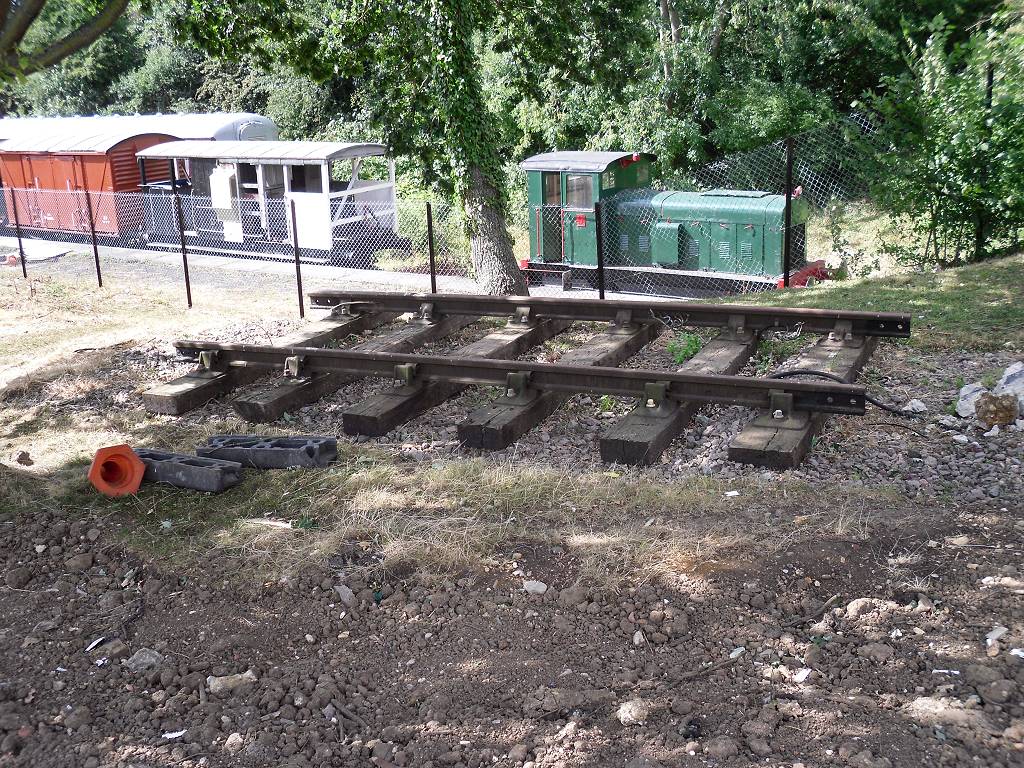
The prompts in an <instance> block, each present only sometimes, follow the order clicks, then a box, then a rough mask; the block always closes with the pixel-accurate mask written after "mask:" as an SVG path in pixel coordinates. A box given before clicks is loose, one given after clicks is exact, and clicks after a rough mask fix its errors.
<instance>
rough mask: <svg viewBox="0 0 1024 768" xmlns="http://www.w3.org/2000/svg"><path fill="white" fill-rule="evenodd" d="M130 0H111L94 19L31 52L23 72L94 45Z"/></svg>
mask: <svg viewBox="0 0 1024 768" xmlns="http://www.w3.org/2000/svg"><path fill="white" fill-rule="evenodd" d="M129 2H130V0H110V2H108V3H107V4H106V6H105V7H104V8H103V10H102V11H100V12H99V13H98V14H96V15H95V16H93V18H92V20H90V21H89V22H87V23H86V24H83V25H82V26H81V27H79V28H78V29H77V30H75V31H74V32H71V33H70V34H68V35H65V36H64V37H62V38H61V39H60V40H58V41H57V42H55V43H54V44H53V45H51V46H49V47H47V48H44V49H43V50H42V51H39V52H38V53H33V54H30V55H29V57H28V63H27V64H26V65H25V66H24V67H23V68H21V72H22V74H24V75H31V74H32V73H33V72H38V71H40V70H42V69H46V68H47V67H52V66H53V65H54V64H56V63H57V62H59V61H61V60H62V59H65V58H67V57H68V56H70V55H71V54H73V53H75V52H77V51H80V50H82V49H83V48H86V47H88V46H90V45H92V44H93V43H94V42H96V39H97V38H98V37H99V36H100V35H102V34H103V33H104V32H106V31H107V30H108V29H110V27H111V26H113V24H114V22H115V21H117V20H118V19H119V18H120V17H121V14H122V13H124V11H125V9H126V8H127V7H128V3H129Z"/></svg>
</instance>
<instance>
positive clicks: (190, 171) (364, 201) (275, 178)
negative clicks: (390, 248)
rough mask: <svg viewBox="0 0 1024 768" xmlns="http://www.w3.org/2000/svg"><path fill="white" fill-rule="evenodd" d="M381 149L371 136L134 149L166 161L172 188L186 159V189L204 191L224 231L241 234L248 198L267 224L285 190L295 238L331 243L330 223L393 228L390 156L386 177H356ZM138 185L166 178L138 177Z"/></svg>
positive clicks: (321, 245) (310, 244) (327, 246)
mask: <svg viewBox="0 0 1024 768" xmlns="http://www.w3.org/2000/svg"><path fill="white" fill-rule="evenodd" d="M386 153H387V147H385V146H384V145H383V144H378V143H370V142H356V143H349V142H335V141H171V142H165V143H163V144H158V145H156V146H152V147H148V148H147V149H143V150H140V151H139V152H138V154H137V157H138V159H139V161H140V164H141V162H142V161H144V160H161V159H162V160H167V161H168V162H169V163H171V164H172V182H171V184H172V187H171V188H172V189H173V188H175V186H174V185H176V184H177V177H178V176H179V173H180V171H179V169H180V168H181V167H184V168H185V169H186V170H185V173H186V174H187V176H188V183H189V190H190V191H191V192H192V194H198V195H209V196H210V199H211V206H212V208H213V210H214V211H216V213H217V218H218V219H219V220H220V221H221V222H222V224H223V226H224V235H225V239H234V240H236V241H238V242H240V241H241V238H242V237H243V230H244V227H243V226H242V224H241V222H240V217H241V215H242V214H240V213H238V212H239V211H242V210H243V209H246V208H252V205H249V204H255V205H256V207H257V208H258V211H259V216H260V219H261V222H262V227H263V229H264V230H265V231H267V232H269V231H271V230H272V229H273V228H274V227H273V218H274V214H273V211H274V210H275V209H276V208H277V206H275V204H274V201H275V200H280V199H282V198H283V199H284V200H286V201H289V202H288V204H289V205H291V203H294V206H295V223H296V229H297V231H298V243H299V246H300V247H302V248H316V249H321V250H331V249H332V248H333V246H334V241H335V230H336V229H337V228H339V227H343V226H344V225H346V224H354V223H359V222H363V221H366V220H367V219H372V220H373V222H375V223H376V224H378V225H383V226H386V227H388V228H389V229H391V230H392V231H397V200H396V196H395V163H394V160H392V159H390V158H387V160H386V162H387V173H388V175H387V179H384V180H377V179H363V178H360V169H361V167H362V164H363V161H364V160H365V159H367V158H372V157H384V156H385V155H386ZM182 161H184V163H183V164H182ZM342 164H345V165H344V167H343V166H342ZM143 186H145V187H148V188H151V189H154V188H161V187H166V186H167V185H165V184H159V185H147V184H146V182H145V180H143ZM239 201H242V203H247V204H246V205H242V204H240V203H239ZM278 205H279V204H278ZM288 228H289V229H291V224H290V222H289V225H288Z"/></svg>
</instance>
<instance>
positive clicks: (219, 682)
mask: <svg viewBox="0 0 1024 768" xmlns="http://www.w3.org/2000/svg"><path fill="white" fill-rule="evenodd" d="M256 680H257V678H256V673H255V672H253V671H252V670H251V669H250V670H248V671H246V672H242V673H241V674H238V675H222V676H221V677H214V676H213V675H210V676H209V677H207V678H206V687H207V688H208V689H209V691H210V693H212V694H213V695H214V696H224V695H227V694H230V693H232V692H233V691H235V690H236V689H238V688H241V687H242V686H243V685H247V684H249V683H255V682H256Z"/></svg>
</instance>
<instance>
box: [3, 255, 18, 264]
mask: <svg viewBox="0 0 1024 768" xmlns="http://www.w3.org/2000/svg"><path fill="white" fill-rule="evenodd" d="M18 261H19V258H18V254H16V253H8V254H7V259H6V260H5V261H4V264H6V265H7V266H8V267H16V266H17V265H18Z"/></svg>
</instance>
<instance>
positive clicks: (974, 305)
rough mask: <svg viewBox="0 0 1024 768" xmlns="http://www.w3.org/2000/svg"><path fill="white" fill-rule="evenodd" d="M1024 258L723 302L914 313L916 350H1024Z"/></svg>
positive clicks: (839, 283)
mask: <svg viewBox="0 0 1024 768" xmlns="http://www.w3.org/2000/svg"><path fill="white" fill-rule="evenodd" d="M1022 286H1024V254H1017V255H1015V256H1010V257H1007V258H1002V259H992V260H990V261H985V262H982V263H980V264H972V265H970V266H966V267H959V268H957V269H949V270H945V271H941V272H919V273H915V274H904V275H893V276H888V277H877V278H869V279H864V280H851V281H845V282H827V283H824V284H821V285H818V286H814V287H812V288H795V289H792V290H789V291H773V292H769V293H760V294H756V295H751V296H745V297H741V298H739V299H736V298H735V297H732V298H728V299H723V301H727V302H729V303H734V302H740V303H743V302H749V303H752V304H760V305H763V306H771V307H812V308H821V309H851V310H864V311H868V312H908V313H910V315H911V328H912V333H913V335H912V336H911V339H910V344H911V345H912V346H915V347H917V348H919V349H922V350H949V349H971V350H979V351H984V350H994V349H1002V348H1003V347H1004V345H1005V344H1006V342H1012V343H1014V344H1016V345H1024V300H1022V293H1024V289H1022Z"/></svg>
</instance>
